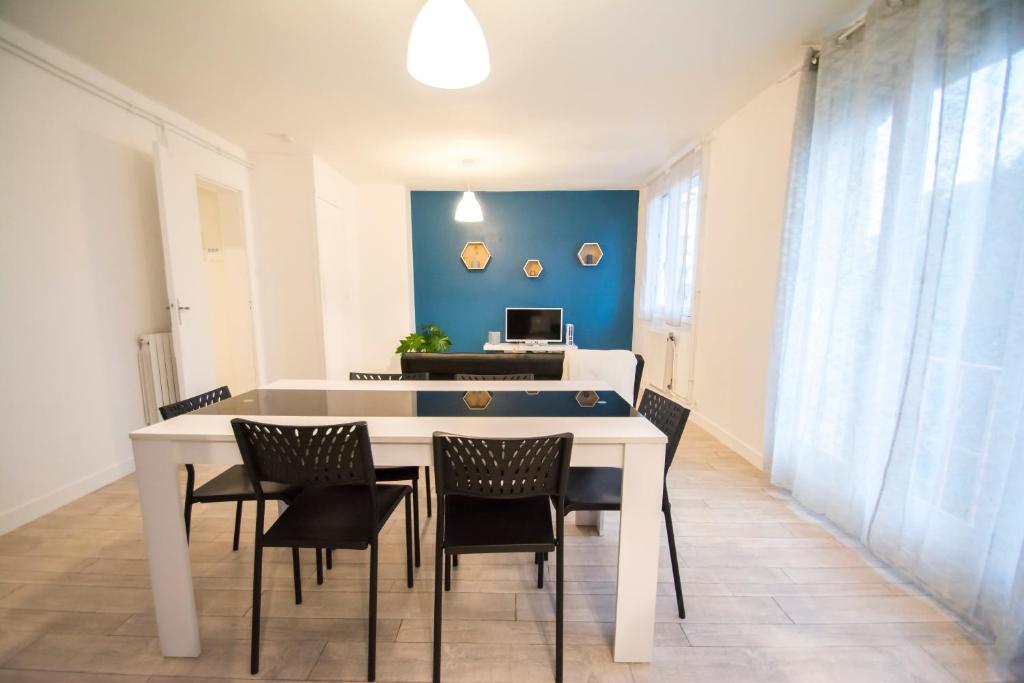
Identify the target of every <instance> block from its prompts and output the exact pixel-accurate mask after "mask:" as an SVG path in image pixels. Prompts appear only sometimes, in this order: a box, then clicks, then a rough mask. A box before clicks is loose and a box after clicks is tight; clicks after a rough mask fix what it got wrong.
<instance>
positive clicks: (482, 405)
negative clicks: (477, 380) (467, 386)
mask: <svg viewBox="0 0 1024 683" xmlns="http://www.w3.org/2000/svg"><path fill="white" fill-rule="evenodd" d="M462 402H463V403H465V404H466V407H467V408H469V409H470V410H487V406H489V405H491V392H489V391H467V392H466V393H464V394H463V395H462Z"/></svg>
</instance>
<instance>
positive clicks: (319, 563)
mask: <svg viewBox="0 0 1024 683" xmlns="http://www.w3.org/2000/svg"><path fill="white" fill-rule="evenodd" d="M323 583H324V551H323V549H321V548H317V549H316V585H318V586H322V585H323Z"/></svg>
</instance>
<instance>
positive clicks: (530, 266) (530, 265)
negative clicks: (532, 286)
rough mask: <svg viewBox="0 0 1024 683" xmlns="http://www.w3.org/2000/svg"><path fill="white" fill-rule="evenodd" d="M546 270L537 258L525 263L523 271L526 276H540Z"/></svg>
mask: <svg viewBox="0 0 1024 683" xmlns="http://www.w3.org/2000/svg"><path fill="white" fill-rule="evenodd" d="M543 271H544V266H542V265H541V264H540V261H538V260H537V259H535V258H532V259H529V260H527V261H526V263H524V264H523V273H524V274H525V275H526V277H540V274H541V273H542V272H543Z"/></svg>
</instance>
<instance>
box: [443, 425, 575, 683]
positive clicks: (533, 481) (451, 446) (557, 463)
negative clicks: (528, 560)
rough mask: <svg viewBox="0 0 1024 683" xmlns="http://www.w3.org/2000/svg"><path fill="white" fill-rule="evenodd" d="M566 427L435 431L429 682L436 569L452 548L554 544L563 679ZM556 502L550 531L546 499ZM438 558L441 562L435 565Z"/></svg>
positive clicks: (536, 549) (507, 549) (521, 549)
mask: <svg viewBox="0 0 1024 683" xmlns="http://www.w3.org/2000/svg"><path fill="white" fill-rule="evenodd" d="M571 455H572V434H556V435H553V436H542V437H533V438H525V439H485V438H476V437H466V436H458V435H455V434H444V433H441V432H435V433H434V476H435V479H436V482H435V488H436V490H437V540H436V544H435V546H434V683H440V680H441V606H442V605H441V602H442V591H441V575H442V572H443V574H444V584H445V590H451V563H452V556H453V555H455V554H462V555H464V554H467V553H470V554H473V553H533V555H534V561H535V562H536V563H537V565H538V567H539V571H540V572H543V564H542V563H541V561H540V558H541V555H542V554H543V553H548V552H556V553H557V557H556V568H557V569H556V578H555V681H556V683H561V680H562V669H563V665H562V649H563V648H562V626H563V616H564V611H565V604H564V602H565V600H564V568H565V545H564V531H565V511H564V507H565V494H566V487H567V484H568V475H569V458H570V457H571ZM552 500H553V501H554V503H555V519H554V527H555V530H554V531H552V518H551V503H550V502H549V501H552ZM442 563H443V567H442Z"/></svg>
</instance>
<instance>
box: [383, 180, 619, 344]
mask: <svg viewBox="0 0 1024 683" xmlns="http://www.w3.org/2000/svg"><path fill="white" fill-rule="evenodd" d="M461 198H462V193H461V192H413V193H412V250H413V279H414V288H415V292H414V298H415V303H416V324H417V325H423V324H425V323H435V324H437V325H440V327H441V328H442V329H443V330H444V331H445V332H447V333H448V335H449V336H450V337H451V338H452V347H451V350H452V351H481V350H482V348H483V344H484V342H486V341H487V332H488V330H502V335H504V329H505V307H506V306H508V307H526V308H532V307H538V308H539V307H556V308H557V307H561V308H563V309H565V311H564V322H566V323H573V324H574V325H575V327H576V329H575V337H576V345H577V346H579V347H581V348H588V349H628V348H630V347H631V346H632V342H633V284H634V270H635V265H636V227H637V204H638V202H639V195H638V193H637V192H636V191H633V190H600V191H588V192H478V193H477V199H478V200H479V201H480V206H481V207H482V208H483V213H484V221H483V222H482V223H456V222H455V205H456V204H457V203H458V201H459V199H461ZM466 242H484V243H486V244H487V248H488V249H489V250H490V252H491V261H490V262H489V263H488V264H487V268H486V269H484V270H482V271H471V270H468V269H467V268H466V267H465V266H464V265H463V264H462V261H461V260H460V259H459V254H460V253H461V252H462V248H463V246H464V245H465V243H466ZM584 242H598V243H600V245H601V249H602V250H603V251H604V258H602V260H601V262H600V263H599V264H598V265H597V266H596V267H593V268H588V267H584V266H582V265H581V264H580V262H579V260H578V259H577V258H576V252H578V251H579V248H580V246H581V245H582V244H583V243H584ZM527 259H540V262H541V265H543V267H544V271H543V272H542V273H541V274H540V277H538V278H527V277H526V276H525V275H524V274H523V264H525V263H526V260H527ZM379 305H381V306H386V305H387V302H386V301H381V302H379ZM563 334H564V331H563Z"/></svg>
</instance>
